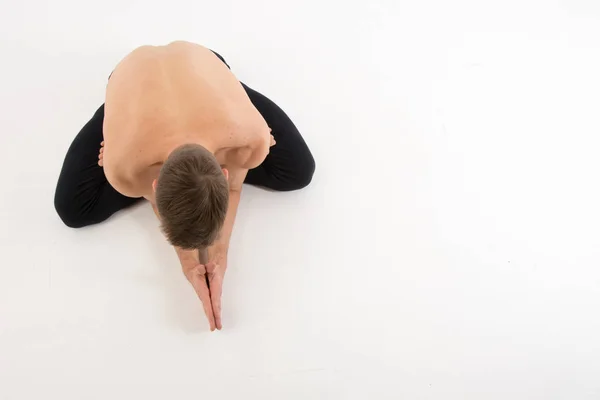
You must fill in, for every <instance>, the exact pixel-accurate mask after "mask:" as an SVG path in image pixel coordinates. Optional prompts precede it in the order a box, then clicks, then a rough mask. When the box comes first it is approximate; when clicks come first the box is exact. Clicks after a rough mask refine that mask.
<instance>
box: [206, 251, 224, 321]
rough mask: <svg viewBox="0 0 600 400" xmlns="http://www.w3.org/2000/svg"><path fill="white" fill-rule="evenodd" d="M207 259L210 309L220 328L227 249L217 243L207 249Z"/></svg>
mask: <svg viewBox="0 0 600 400" xmlns="http://www.w3.org/2000/svg"><path fill="white" fill-rule="evenodd" d="M208 259H209V262H208V264H206V273H207V275H208V287H209V290H210V300H211V304H212V311H213V315H214V318H215V326H216V327H217V329H219V330H221V329H222V328H223V324H222V322H221V294H222V293H223V278H224V277H225V271H226V270H227V250H226V249H224V248H222V247H219V246H218V245H217V246H214V247H212V248H210V249H209V250H208Z"/></svg>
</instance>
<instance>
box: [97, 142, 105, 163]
mask: <svg viewBox="0 0 600 400" xmlns="http://www.w3.org/2000/svg"><path fill="white" fill-rule="evenodd" d="M98 165H99V166H101V167H102V166H104V141H102V143H100V154H98Z"/></svg>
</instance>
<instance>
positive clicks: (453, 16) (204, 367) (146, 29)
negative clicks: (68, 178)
mask: <svg viewBox="0 0 600 400" xmlns="http://www.w3.org/2000/svg"><path fill="white" fill-rule="evenodd" d="M9 3H11V4H9ZM177 39H185V40H190V41H195V42H199V43H202V44H204V45H207V46H209V47H211V48H213V49H215V50H217V51H218V52H220V53H221V54H223V55H224V57H225V58H226V59H227V61H228V62H229V64H230V65H231V66H232V68H233V71H234V73H236V74H237V76H238V77H239V79H241V80H243V81H244V82H246V83H248V84H249V85H250V86H251V87H254V88H256V89H257V90H259V91H261V92H263V93H264V94H266V95H267V96H269V97H270V98H272V99H273V100H274V101H276V102H277V103H278V104H280V105H281V106H282V107H283V108H284V109H285V110H286V111H287V112H288V114H289V115H290V116H291V117H292V119H293V120H294V122H295V123H296V124H297V126H298V127H299V129H300V131H301V132H302V133H303V135H304V136H305V137H306V140H307V142H308V144H309V145H310V147H311V148H312V150H313V153H314V155H315V158H316V160H317V173H316V175H315V179H314V181H313V184H312V185H311V186H310V187H309V188H307V189H306V190H303V191H300V192H295V193H284V194H282V193H270V192H266V191H262V190H258V189H255V188H251V187H248V188H246V189H245V192H244V195H243V200H242V204H241V206H240V211H239V216H238V221H237V225H236V229H235V232H234V237H233V239H232V243H231V250H230V257H229V270H228V273H227V276H226V279H225V293H224V325H225V327H224V330H223V331H222V332H216V333H210V332H208V329H207V324H206V322H205V318H204V316H203V313H202V308H201V306H200V302H199V301H198V300H197V299H196V298H195V294H194V292H193V291H192V289H191V287H190V286H189V284H188V283H187V282H186V281H185V279H184V277H183V275H182V273H181V271H180V268H179V265H178V261H177V258H176V256H175V253H174V252H173V250H172V249H171V248H170V247H169V246H168V245H167V243H166V242H165V241H164V239H163V238H162V237H161V234H160V232H159V231H158V229H157V222H156V220H155V218H154V216H153V215H152V211H151V209H150V208H149V207H148V206H147V205H141V206H139V207H135V208H134V209H131V210H128V211H126V212H122V213H120V214H118V215H116V216H115V217H113V218H111V219H110V220H109V221H107V222H106V223H103V224H101V225H98V226H94V227H91V228H87V229H83V230H70V229H68V228H66V227H64V226H63V225H62V224H61V222H60V220H59V219H58V217H57V216H56V214H55V212H54V209H53V204H52V203H53V194H54V187H55V184H56V179H57V177H58V173H59V170H60V167H61V164H62V161H63V157H64V154H65V152H66V150H67V148H68V146H69V144H70V142H71V140H72V139H73V137H74V136H75V135H76V134H77V132H78V131H79V129H80V128H81V127H82V126H83V125H84V124H85V122H87V120H88V119H89V118H90V117H91V116H92V114H93V113H94V111H95V110H96V108H97V107H98V106H99V105H100V104H101V103H102V101H103V91H104V88H105V84H106V80H107V77H108V75H109V74H110V72H111V70H112V68H113V67H114V66H115V65H116V63H117V62H118V61H119V60H120V59H121V58H122V57H123V56H124V55H125V54H127V53H128V52H129V51H131V50H132V49H133V48H135V47H136V46H138V45H142V44H164V43H168V42H169V41H171V40H177ZM0 81H1V83H0V107H1V111H0V165H1V168H0V224H1V227H0V251H1V255H0V263H1V266H0V399H1V400H21V399H61V400H70V399H73V400H75V399H77V400H80V399H86V400H87V399H102V400H105V399H145V400H152V399H177V400H185V399H209V398H210V399H242V398H244V399H277V400H279V399H284V400H287V399H298V400H307V399H311V400H312V399H360V400H362V399H369V398H372V399H377V400H383V399H443V400H453V399H456V400H470V399H473V400H494V399H511V400H512V399H527V400H535V399H543V400H551V399H568V400H572V399H577V400H584V399H585V400H587V399H599V398H600V317H599V308H600V250H599V246H598V245H599V242H600V211H599V204H600V191H599V190H598V182H599V179H598V172H599V171H600V168H599V167H600V158H599V157H598V152H599V144H600V140H599V133H600V132H599V131H600V117H599V115H600V114H599V110H600V3H599V2H598V1H596V0H589V1H584V0H555V1H545V0H519V1H517V0H508V1H477V0H455V1H443V0H424V1H418V2H417V1H408V0H402V1H398V0H376V1H375V0H374V1H369V2H367V1H364V2H363V1H341V0H339V1H316V0H310V1H308V0H307V1H296V2H286V1H280V0H279V1H278V0H262V1H244V0H229V1H210V2H208V1H190V0H187V1H186V0H172V1H160V2H159V1H154V2H149V1H143V0H139V1H132V0H124V1H116V0H110V1H105V2H83V1H74V0H72V1H68V0H55V1H52V2H50V1H42V0H31V1H24V2H16V1H10V2H9V1H7V0H5V1H3V2H2V5H1V6H0Z"/></svg>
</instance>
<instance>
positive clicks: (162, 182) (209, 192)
mask: <svg viewBox="0 0 600 400" xmlns="http://www.w3.org/2000/svg"><path fill="white" fill-rule="evenodd" d="M228 203H229V187H228V184H227V179H226V178H225V175H224V174H223V171H222V170H221V166H220V165H219V163H218V162H217V160H216V159H215V157H214V155H213V154H212V153H211V152H210V151H208V150H207V149H205V148H204V147H202V146H200V145H194V144H192V145H184V146H181V147H178V148H177V149H175V150H174V151H173V152H172V153H171V154H170V155H169V157H168V158H167V160H166V161H165V163H164V164H163V166H162V168H161V169H160V174H159V176H158V182H157V185H156V207H157V208H158V213H159V214H160V219H161V223H162V230H163V232H164V233H165V236H166V237H167V240H168V241H169V242H170V243H171V244H172V245H173V246H177V247H181V248H183V249H189V250H191V249H202V248H205V247H207V246H210V245H211V244H212V243H213V242H214V241H215V240H216V239H217V236H218V235H219V231H220V230H221V228H222V226H223V222H224V221H225V214H226V213H227V205H228Z"/></svg>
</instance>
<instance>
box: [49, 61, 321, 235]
mask: <svg viewBox="0 0 600 400" xmlns="http://www.w3.org/2000/svg"><path fill="white" fill-rule="evenodd" d="M215 54H216V55H217V56H218V57H219V58H220V59H221V60H222V61H223V62H224V63H225V65H227V63H226V62H225V60H224V59H223V58H222V57H221V56H220V55H218V54H217V53H215ZM227 66H228V67H229V65H227ZM242 86H243V87H244V89H245V90H246V93H247V94H248V96H249V97H250V100H251V101H252V104H254V106H255V107H256V109H257V110H258V111H259V112H260V113H261V115H262V116H263V118H264V119H265V121H266V122H267V124H268V125H269V127H270V128H271V129H272V135H273V136H274V137H275V141H276V142H277V144H276V145H275V146H273V147H271V150H270V153H269V155H268V156H267V158H266V159H265V160H264V162H263V163H262V164H261V165H260V166H258V167H257V168H255V169H252V170H250V171H248V175H247V176H246V180H245V181H244V182H245V183H248V184H251V185H256V186H261V187H265V188H268V189H272V190H276V191H290V190H297V189H301V188H303V187H305V186H307V185H308V184H309V183H310V181H311V179H312V176H313V173H314V170H315V161H314V159H313V156H312V154H311V153H310V150H309V149H308V147H307V145H306V143H305V142H304V139H302V136H301V135H300V132H298V129H297V128H296V126H295V125H294V123H293V122H292V121H291V120H290V118H289V117H288V116H287V115H286V114H285V112H284V111H283V110H282V109H281V108H279V106H277V104H275V103H273V102H272V101H271V100H269V99H268V98H267V97H265V96H263V95H262V94H260V93H258V92H257V91H255V90H253V89H250V88H249V87H248V86H246V85H245V84H243V83H242ZM103 120H104V105H102V106H101V107H100V108H99V109H98V111H96V113H95V114H94V116H93V117H92V119H90V121H89V122H88V123H87V124H86V125H85V126H84V127H83V128H82V129H81V131H80V132H79V134H78V135H77V136H76V137H75V140H73V143H72V144H71V146H70V147H69V150H68V151H67V155H66V156H65V161H64V163H63V166H62V170H61V172H60V176H59V178H58V184H57V186H56V192H55V196H54V206H55V208H56V211H57V213H58V215H59V216H60V218H61V219H62V221H63V222H64V223H65V224H66V225H67V226H69V227H72V228H80V227H84V226H87V225H92V224H97V223H99V222H102V221H104V220H106V219H107V218H108V217H110V216H111V215H112V214H114V213H115V212H117V211H119V210H121V209H124V208H126V207H128V206H130V205H132V204H134V203H136V202H138V201H139V200H140V199H136V198H131V197H126V196H123V195H122V194H120V193H119V192H117V191H116V190H115V189H114V188H113V187H112V186H111V185H110V184H109V183H108V181H107V180H106V177H105V176H104V170H103V169H102V167H100V166H98V154H99V152H100V143H101V142H102V140H104V139H103V134H102V123H103Z"/></svg>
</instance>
